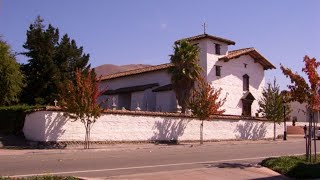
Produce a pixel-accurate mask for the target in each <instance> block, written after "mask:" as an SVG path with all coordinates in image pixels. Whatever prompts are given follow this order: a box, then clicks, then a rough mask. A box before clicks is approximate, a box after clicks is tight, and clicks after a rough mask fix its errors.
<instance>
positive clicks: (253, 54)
mask: <svg viewBox="0 0 320 180" xmlns="http://www.w3.org/2000/svg"><path fill="white" fill-rule="evenodd" d="M243 55H250V56H251V57H252V58H253V59H254V60H255V62H258V63H260V64H261V65H262V66H263V67H264V69H265V70H267V69H276V67H275V66H274V65H273V64H272V63H271V62H270V61H268V60H267V59H266V58H265V57H264V56H262V55H261V54H260V53H259V52H258V51H257V50H256V49H254V48H243V49H237V50H233V51H229V53H228V54H227V55H225V56H223V57H221V58H219V60H224V61H229V60H231V59H235V58H238V57H240V56H243Z"/></svg>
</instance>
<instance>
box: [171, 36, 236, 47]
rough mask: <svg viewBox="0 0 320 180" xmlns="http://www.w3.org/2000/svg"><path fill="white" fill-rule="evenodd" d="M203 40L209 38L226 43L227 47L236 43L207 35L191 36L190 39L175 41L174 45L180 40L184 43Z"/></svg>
mask: <svg viewBox="0 0 320 180" xmlns="http://www.w3.org/2000/svg"><path fill="white" fill-rule="evenodd" d="M204 38H209V39H212V40H215V41H220V42H224V43H227V44H228V45H235V44H236V43H235V42H234V41H231V40H229V39H225V38H221V37H217V36H212V35H209V34H200V35H197V36H192V37H188V38H183V39H179V40H177V41H176V43H178V42H180V41H182V40H186V41H195V40H199V39H204Z"/></svg>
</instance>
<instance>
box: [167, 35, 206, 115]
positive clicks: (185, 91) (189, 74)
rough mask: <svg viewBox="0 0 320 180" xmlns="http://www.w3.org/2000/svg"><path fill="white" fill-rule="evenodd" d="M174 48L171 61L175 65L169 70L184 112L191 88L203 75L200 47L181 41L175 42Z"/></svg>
mask: <svg viewBox="0 0 320 180" xmlns="http://www.w3.org/2000/svg"><path fill="white" fill-rule="evenodd" d="M173 49H174V53H173V54H172V55H170V61H171V63H172V64H173V65H174V66H172V67H170V68H169V72H170V73H171V82H172V87H173V90H174V91H175V93H176V97H177V100H178V104H179V105H180V106H181V108H182V109H181V110H182V113H185V111H186V108H187V106H188V102H189V97H190V95H191V90H192V88H193V87H194V84H195V82H196V80H197V79H198V78H199V77H200V76H201V71H202V68H201V66H200V65H199V48H198V46H196V45H193V44H191V43H190V42H188V41H180V42H178V43H175V45H174V47H173Z"/></svg>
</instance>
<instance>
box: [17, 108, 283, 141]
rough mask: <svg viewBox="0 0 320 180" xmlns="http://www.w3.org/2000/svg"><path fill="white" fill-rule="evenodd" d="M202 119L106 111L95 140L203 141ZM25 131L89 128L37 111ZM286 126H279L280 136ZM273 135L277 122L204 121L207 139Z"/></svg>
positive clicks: (29, 134)
mask: <svg viewBox="0 0 320 180" xmlns="http://www.w3.org/2000/svg"><path fill="white" fill-rule="evenodd" d="M200 122H201V121H199V120H195V119H191V118H181V117H163V116H141V115H139V116H138V115H125V114H103V115H102V116H101V117H100V118H99V119H98V120H97V122H96V123H95V125H94V126H93V128H92V130H91V140H92V141H152V140H199V134H200ZM23 132H24V135H25V137H26V138H27V139H28V140H32V141H83V140H84V134H85V128H84V126H83V124H82V123H81V122H80V121H76V122H72V121H70V120H68V119H67V118H66V117H65V116H63V113H62V112H54V111H37V112H33V113H31V114H29V115H27V116H26V120H25V124H24V128H23ZM282 132H283V126H282V125H277V135H278V134H281V133H282ZM272 137H273V123H272V122H266V121H254V120H213V121H205V122H204V140H217V139H221V140H222V139H262V138H272Z"/></svg>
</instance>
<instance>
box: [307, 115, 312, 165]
mask: <svg viewBox="0 0 320 180" xmlns="http://www.w3.org/2000/svg"><path fill="white" fill-rule="evenodd" d="M312 119H313V117H312V113H311V112H310V117H309V129H308V154H307V161H308V162H311V147H312V146H311V142H312V140H311V139H312V131H311V129H312Z"/></svg>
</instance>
